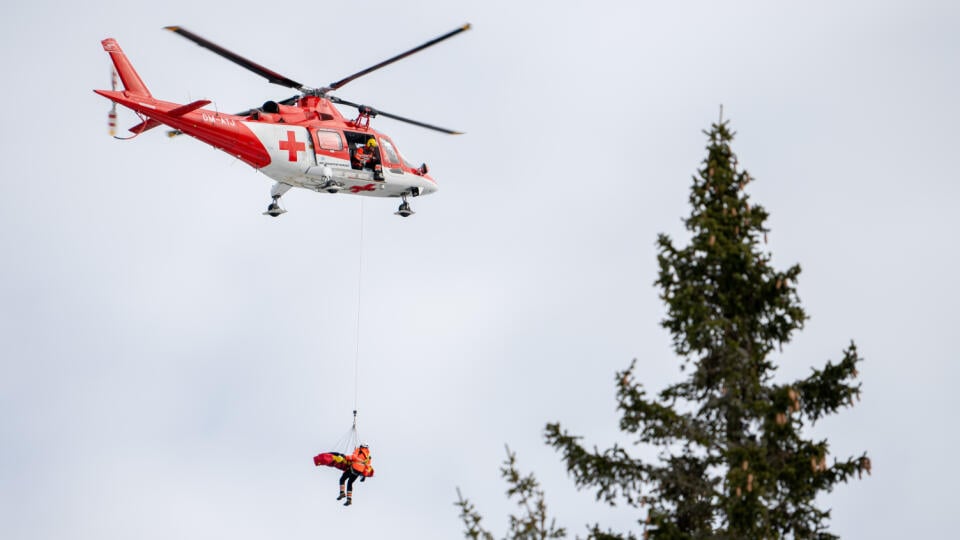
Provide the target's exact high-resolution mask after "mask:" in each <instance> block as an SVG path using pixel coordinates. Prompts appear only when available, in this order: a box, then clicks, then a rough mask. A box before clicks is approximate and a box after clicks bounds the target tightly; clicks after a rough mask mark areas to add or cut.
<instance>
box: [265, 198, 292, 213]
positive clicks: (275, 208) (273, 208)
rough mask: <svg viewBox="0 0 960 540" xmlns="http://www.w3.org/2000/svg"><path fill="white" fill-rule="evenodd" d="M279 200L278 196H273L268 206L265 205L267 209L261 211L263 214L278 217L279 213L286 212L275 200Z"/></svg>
mask: <svg viewBox="0 0 960 540" xmlns="http://www.w3.org/2000/svg"><path fill="white" fill-rule="evenodd" d="M279 200H280V197H274V198H273V202H271V203H270V206H267V211H266V212H264V213H263V215H265V216H270V217H280V215H281V214H286V213H287V211H286V210H284V209H283V208H280V204H278V202H277V201H279Z"/></svg>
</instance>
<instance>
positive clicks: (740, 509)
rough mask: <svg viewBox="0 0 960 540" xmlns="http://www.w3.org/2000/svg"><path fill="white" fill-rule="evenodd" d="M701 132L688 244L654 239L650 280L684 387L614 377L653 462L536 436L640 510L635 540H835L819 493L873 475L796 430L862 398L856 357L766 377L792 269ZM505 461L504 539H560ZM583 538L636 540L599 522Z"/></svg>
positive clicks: (558, 432) (799, 312)
mask: <svg viewBox="0 0 960 540" xmlns="http://www.w3.org/2000/svg"><path fill="white" fill-rule="evenodd" d="M705 134H706V135H707V137H708V144H707V158H706V159H705V160H704V161H703V165H702V167H701V168H700V170H699V171H698V172H697V174H696V175H695V176H694V177H693V185H692V187H691V190H690V198H689V201H690V206H691V213H690V215H689V216H688V217H687V218H686V219H685V220H684V223H685V225H686V229H687V230H688V231H689V233H690V241H689V244H688V245H686V246H684V247H677V246H675V245H674V242H673V241H672V240H671V239H670V238H669V237H668V236H666V235H663V234H661V235H659V237H658V240H657V245H658V257H657V258H658V261H659V275H658V278H657V280H656V285H657V286H658V287H659V288H660V290H661V298H662V299H663V301H664V302H665V303H666V306H667V315H666V317H665V318H664V320H663V321H662V322H661V324H662V325H663V327H664V328H666V329H667V330H668V331H669V332H670V334H671V336H672V341H673V348H674V350H675V352H676V353H677V355H678V356H679V357H680V358H681V365H680V367H681V370H682V371H683V372H684V373H686V379H684V380H682V381H681V382H678V383H676V384H673V385H670V386H668V387H667V388H665V389H664V390H662V391H660V392H659V394H657V395H656V396H650V395H648V394H647V391H646V390H645V388H644V387H643V385H642V384H641V383H640V382H639V381H638V380H637V377H636V371H635V368H636V361H634V362H633V363H632V364H631V365H630V366H629V368H627V369H625V370H624V371H622V372H619V373H617V374H616V378H615V381H616V397H617V406H618V410H619V412H620V414H621V419H620V429H621V430H622V431H623V432H624V433H626V434H628V435H629V436H630V437H631V438H632V439H634V440H635V441H636V442H637V443H639V444H644V445H649V446H652V447H654V448H657V449H659V451H660V454H659V461H658V462H655V463H647V462H644V461H642V460H640V459H637V458H634V457H632V456H631V455H630V454H629V453H628V452H627V451H626V449H624V448H623V447H621V446H619V445H614V446H613V447H611V448H608V449H606V450H603V451H600V450H598V449H596V448H594V449H593V450H587V449H585V448H584V447H583V446H582V445H581V443H580V438H579V437H576V436H573V435H570V434H569V433H567V432H566V431H565V430H564V429H563V428H561V426H560V425H559V424H556V423H553V424H548V425H547V426H546V430H545V436H546V440H547V443H548V444H549V445H551V446H553V447H554V448H555V449H556V450H557V451H558V452H559V453H560V454H561V455H562V457H563V460H564V462H565V464H566V466H567V470H568V472H569V473H570V475H571V476H572V477H573V479H574V481H575V483H576V485H577V486H578V488H587V489H595V490H596V497H597V499H598V500H601V501H604V502H606V503H608V504H610V505H618V504H624V505H626V506H628V507H632V508H636V509H638V510H639V511H640V512H642V513H641V518H640V520H639V522H640V523H641V524H642V527H643V537H644V538H661V539H701V538H716V539H761V538H764V539H779V538H804V539H805V538H817V539H827V538H836V536H834V535H832V534H830V533H829V532H828V530H827V528H828V520H829V518H830V511H829V510H823V509H821V508H819V507H818V506H817V504H816V497H817V495H818V494H820V493H822V492H824V491H830V490H831V489H832V488H833V486H834V485H836V484H837V483H838V482H846V481H848V480H850V479H851V478H852V477H853V476H854V475H856V476H857V477H860V476H861V475H862V474H863V473H864V472H867V473H869V472H870V466H871V464H870V459H869V458H868V457H867V455H866V454H865V453H864V454H862V455H860V456H857V457H848V458H844V459H837V458H831V456H829V445H828V443H827V441H826V440H810V439H806V438H804V436H803V430H804V427H805V426H809V425H812V424H813V423H815V422H816V421H818V420H820V419H821V418H823V417H824V416H825V415H828V414H832V413H835V412H837V411H838V410H839V409H840V408H841V407H845V406H852V405H853V403H854V400H855V399H859V395H860V383H859V382H857V381H856V380H855V379H856V377H857V364H858V363H859V362H861V358H860V357H859V356H858V354H857V349H856V346H855V345H854V344H853V343H852V342H851V344H850V345H849V346H848V347H847V348H846V350H844V351H843V356H842V358H841V360H840V361H839V362H838V363H836V364H834V363H831V362H827V364H826V366H825V367H824V368H823V369H820V370H817V369H814V370H813V372H812V373H811V374H810V375H809V376H808V377H806V378H803V379H800V380H796V381H793V382H791V383H788V384H778V383H776V382H774V380H773V377H774V374H775V370H776V366H775V365H774V364H773V362H772V360H771V355H772V353H773V352H774V351H775V350H778V349H780V348H782V346H783V345H784V344H785V343H788V342H789V341H790V338H791V335H792V334H793V333H794V332H795V331H797V330H800V329H802V328H803V323H804V321H805V320H806V318H807V316H806V314H805V313H804V311H803V309H802V308H801V306H800V301H799V297H798V295H797V290H796V285H797V278H798V276H799V274H800V267H799V266H798V265H794V266H791V267H789V268H787V269H786V270H783V271H779V270H776V269H775V268H773V267H772V265H771V257H770V254H769V253H767V252H765V251H764V250H763V249H762V248H761V242H762V243H764V244H765V243H766V239H767V232H768V230H767V228H766V227H765V221H766V220H767V217H768V214H767V212H766V210H764V209H763V207H761V206H759V205H751V204H750V198H749V196H748V195H747V194H746V191H745V187H746V186H747V185H748V184H749V183H750V182H751V181H752V178H751V177H750V175H749V173H747V172H746V171H745V170H741V169H740V168H739V166H738V163H737V158H736V156H735V155H734V153H733V151H732V150H731V146H730V143H731V141H732V140H733V136H734V134H733V133H732V132H731V131H730V130H729V128H728V125H727V122H724V121H720V122H719V123H716V124H713V125H712V126H711V129H710V130H709V131H706V132H705ZM513 458H514V456H513V454H510V453H509V451H508V460H507V462H505V465H504V468H502V469H501V472H502V473H503V475H504V478H506V479H507V480H508V482H509V483H510V484H511V490H510V491H509V492H508V493H509V494H510V495H511V496H513V495H516V494H519V493H526V494H527V495H526V498H524V497H521V501H522V502H523V503H524V504H521V507H522V508H524V509H525V511H526V514H525V515H526V517H525V518H522V519H517V518H513V517H511V534H515V536H511V538H555V537H561V536H563V534H564V532H563V529H559V530H558V529H554V528H553V526H552V523H551V526H550V528H549V531H551V533H550V534H554V536H549V535H547V536H545V535H544V534H546V529H544V528H543V524H545V523H546V515H545V508H544V507H542V506H540V505H537V504H535V505H534V506H532V507H531V506H530V504H529V501H530V500H535V501H540V503H542V500H543V494H542V492H540V491H539V488H538V487H537V484H536V481H535V480H534V479H533V476H532V475H531V476H529V477H521V476H520V475H519V473H517V472H516V470H515V467H514V459H513ZM531 486H532V487H531ZM531 489H532V491H531ZM458 496H459V491H458ZM531 497H532V499H531ZM458 505H459V506H460V507H461V517H462V519H463V521H464V524H465V525H466V526H467V531H466V536H467V537H468V538H474V539H477V538H483V539H485V540H492V536H490V534H489V533H488V532H486V531H483V530H482V529H481V528H480V527H479V520H480V516H479V514H477V513H476V512H475V510H474V509H473V507H472V505H470V503H469V502H468V501H466V500H464V499H463V498H462V497H461V498H460V500H459V502H458ZM534 518H535V519H534ZM521 531H522V533H521ZM557 531H559V533H558V532H557ZM525 534H529V535H525ZM589 536H590V538H596V539H603V540H608V539H609V540H612V539H624V538H628V539H635V538H636V536H635V535H634V534H633V533H631V532H629V531H627V532H624V533H620V532H615V531H611V530H606V531H601V530H600V528H599V525H594V526H593V527H592V529H590V530H589Z"/></svg>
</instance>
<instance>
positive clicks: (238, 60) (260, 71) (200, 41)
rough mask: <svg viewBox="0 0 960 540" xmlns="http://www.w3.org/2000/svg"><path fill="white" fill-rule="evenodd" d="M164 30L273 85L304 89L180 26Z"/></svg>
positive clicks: (293, 81)
mask: <svg viewBox="0 0 960 540" xmlns="http://www.w3.org/2000/svg"><path fill="white" fill-rule="evenodd" d="M164 28H165V29H167V30H170V31H171V32H174V33H176V34H180V35H181V36H183V37H185V38H187V39H189V40H190V41H192V42H194V43H196V44H197V45H199V46H201V47H203V48H204V49H209V50H211V51H213V52H215V53H217V54H219V55H220V56H222V57H224V58H226V59H227V60H230V61H231V62H233V63H234V64H237V65H239V66H242V67H245V68H247V69H249V70H250V71H252V72H254V73H256V74H257V75H260V76H262V77H265V78H266V79H267V80H268V81H270V82H272V83H273V84H279V85H281V86H286V87H288V88H294V89H297V90H302V89H303V85H302V84H300V83H298V82H297V81H295V80H293V79H289V78H287V77H284V76H283V75H281V74H279V73H277V72H276V71H273V70H272V69H268V68H265V67H263V66H261V65H260V64H258V63H256V62H253V61H251V60H247V59H246V58H244V57H242V56H240V55H239V54H236V53H234V52H231V51H228V50H227V49H224V48H223V47H221V46H219V45H217V44H216V43H213V42H212V41H208V40H206V39H204V38H202V37H200V36H198V35H196V34H194V33H193V32H191V31H189V30H186V29H184V28H180V27H179V26H165V27H164Z"/></svg>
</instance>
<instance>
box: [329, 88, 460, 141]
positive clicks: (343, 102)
mask: <svg viewBox="0 0 960 540" xmlns="http://www.w3.org/2000/svg"><path fill="white" fill-rule="evenodd" d="M327 99H329V100H330V101H332V102H334V103H337V104H340V105H347V106H348V107H354V108H356V109H358V110H364V109H365V110H367V111H370V112H372V113H373V114H371V116H377V115H380V116H386V117H387V118H392V119H394V120H399V121H400V122H406V123H408V124H413V125H415V126H420V127H422V128H427V129H432V130H434V131H439V132H441V133H447V134H449V135H463V132H462V131H454V130H452V129H447V128H442V127H438V126H433V125H430V124H425V123H423V122H420V121H417V120H411V119H409V118H404V117H402V116H397V115H395V114H390V113H388V112H383V111H381V110H379V109H374V108H373V107H370V106H368V105H359V104H357V103H352V102H350V101H347V100H345V99H340V98H338V97H336V96H327Z"/></svg>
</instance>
